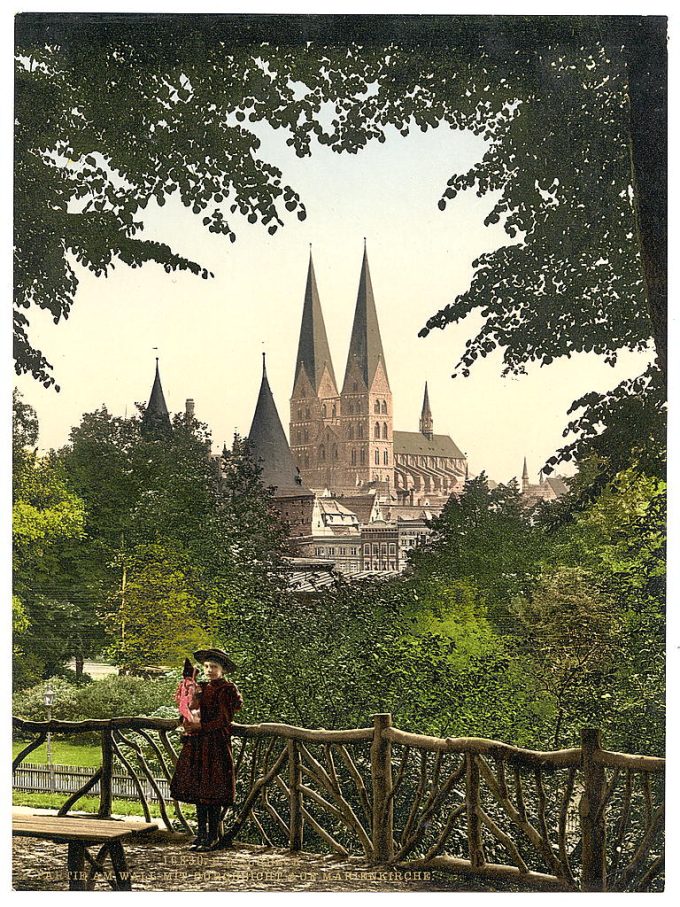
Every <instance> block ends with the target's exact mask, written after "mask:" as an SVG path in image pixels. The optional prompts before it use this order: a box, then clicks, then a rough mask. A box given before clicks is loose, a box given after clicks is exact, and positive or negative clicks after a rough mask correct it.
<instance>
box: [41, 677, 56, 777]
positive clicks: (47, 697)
mask: <svg viewBox="0 0 680 907" xmlns="http://www.w3.org/2000/svg"><path fill="white" fill-rule="evenodd" d="M43 702H44V703H45V708H46V709H47V720H48V722H49V721H51V720H52V703H53V702H54V690H53V689H52V684H51V683H50V682H49V680H48V681H47V685H46V687H45V693H44V696H43ZM47 770H48V772H49V777H50V792H51V793H54V787H55V785H54V766H53V764H52V734H51V733H50V731H49V730H48V731H47Z"/></svg>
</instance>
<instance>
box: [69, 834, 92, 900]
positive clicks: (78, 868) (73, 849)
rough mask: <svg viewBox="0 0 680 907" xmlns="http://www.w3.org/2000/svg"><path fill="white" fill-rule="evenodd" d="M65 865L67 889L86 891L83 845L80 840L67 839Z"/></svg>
mask: <svg viewBox="0 0 680 907" xmlns="http://www.w3.org/2000/svg"><path fill="white" fill-rule="evenodd" d="M67 867H68V888H69V891H86V890H87V878H86V873H85V845H84V844H82V843H81V842H80V841H69V845H68V859H67Z"/></svg>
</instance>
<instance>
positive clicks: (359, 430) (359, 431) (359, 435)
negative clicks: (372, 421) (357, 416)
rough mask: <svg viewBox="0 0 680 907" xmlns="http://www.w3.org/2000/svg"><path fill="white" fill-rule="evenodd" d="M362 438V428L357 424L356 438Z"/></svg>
mask: <svg viewBox="0 0 680 907" xmlns="http://www.w3.org/2000/svg"><path fill="white" fill-rule="evenodd" d="M363 436H364V426H363V425H362V424H361V423H359V427H358V428H357V438H363Z"/></svg>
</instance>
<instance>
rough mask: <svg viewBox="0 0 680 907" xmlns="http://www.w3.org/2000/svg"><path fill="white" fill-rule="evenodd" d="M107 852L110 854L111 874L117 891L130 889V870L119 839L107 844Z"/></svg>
mask: <svg viewBox="0 0 680 907" xmlns="http://www.w3.org/2000/svg"><path fill="white" fill-rule="evenodd" d="M109 853H110V854H111V866H112V868H113V874H114V876H115V877H116V890H117V891H132V880H131V878H130V870H129V869H128V865H127V860H126V859H125V851H124V850H123V845H122V844H121V843H120V841H111V843H110V844H109Z"/></svg>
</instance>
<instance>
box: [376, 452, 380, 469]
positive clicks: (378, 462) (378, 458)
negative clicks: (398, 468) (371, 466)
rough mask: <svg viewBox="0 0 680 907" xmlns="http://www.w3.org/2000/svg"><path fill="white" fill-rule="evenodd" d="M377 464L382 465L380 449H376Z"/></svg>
mask: <svg viewBox="0 0 680 907" xmlns="http://www.w3.org/2000/svg"><path fill="white" fill-rule="evenodd" d="M375 465H376V466H380V451H379V450H376V452H375Z"/></svg>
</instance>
